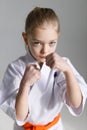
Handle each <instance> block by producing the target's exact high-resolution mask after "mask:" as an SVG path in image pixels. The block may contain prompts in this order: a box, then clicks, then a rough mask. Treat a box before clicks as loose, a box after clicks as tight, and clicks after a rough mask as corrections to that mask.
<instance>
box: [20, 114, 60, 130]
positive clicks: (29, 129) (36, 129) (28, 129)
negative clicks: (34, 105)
mask: <svg viewBox="0 0 87 130" xmlns="http://www.w3.org/2000/svg"><path fill="white" fill-rule="evenodd" d="M59 119H60V114H58V116H57V117H56V118H55V119H54V120H53V121H52V122H50V123H48V124H47V125H34V124H31V123H29V122H27V123H25V124H24V125H23V126H22V127H23V128H24V129H25V130H47V129H49V128H51V127H52V126H53V125H55V124H56V123H57V122H58V121H59Z"/></svg>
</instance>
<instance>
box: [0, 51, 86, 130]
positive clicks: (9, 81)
mask: <svg viewBox="0 0 87 130" xmlns="http://www.w3.org/2000/svg"><path fill="white" fill-rule="evenodd" d="M63 58H64V59H65V60H66V61H67V63H68V64H69V65H70V66H71V68H72V70H73V72H74V74H75V76H76V79H77V81H78V83H79V85H80V89H81V92H82V96H83V101H82V104H81V105H80V107H79V108H73V107H71V106H69V105H68V100H67V98H66V79H65V75H64V73H63V72H61V71H59V70H52V69H51V68H50V67H48V66H47V65H46V64H45V63H44V64H43V66H42V68H41V70H40V71H41V77H40V79H39V80H37V82H36V83H35V84H34V85H33V86H32V87H31V89H30V92H29V115H28V116H27V118H26V119H25V120H24V121H18V120H17V119H16V116H15V100H16V95H17V93H18V91H19V86H20V82H21V79H22V77H23V75H24V72H25V69H26V66H27V65H28V64H36V65H38V64H37V62H36V61H35V59H34V58H33V57H32V56H31V54H30V53H27V54H26V55H25V56H22V57H19V58H18V59H17V60H15V61H13V62H12V63H11V64H9V65H8V67H7V70H6V72H5V74H4V77H3V80H2V83H1V86H0V107H1V109H2V110H3V111H4V112H6V113H7V114H8V115H9V116H10V117H11V118H13V119H14V120H15V121H16V123H17V124H18V125H19V126H22V125H24V124H25V123H26V122H30V123H34V124H40V125H45V124H48V123H49V122H51V121H52V120H53V119H54V118H55V117H56V116H57V115H58V113H60V112H61V109H62V107H63V105H64V104H65V105H66V107H67V108H68V109H69V111H70V113H71V114H72V115H74V116H78V115H80V114H81V113H82V111H83V109H84V105H85V102H86V97H87V84H86V83H85V81H84V79H83V77H82V76H81V75H80V74H79V73H78V72H77V70H76V69H75V68H74V66H73V65H72V64H71V62H70V60H69V59H68V58H66V57H63ZM60 124H61V123H60ZM57 128H58V126H57ZM53 130H54V128H53ZM59 130H62V125H61V128H60V129H59Z"/></svg>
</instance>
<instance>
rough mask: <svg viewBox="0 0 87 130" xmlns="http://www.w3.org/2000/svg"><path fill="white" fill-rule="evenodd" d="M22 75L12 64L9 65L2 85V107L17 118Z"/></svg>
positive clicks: (0, 101)
mask: <svg viewBox="0 0 87 130" xmlns="http://www.w3.org/2000/svg"><path fill="white" fill-rule="evenodd" d="M20 80H21V75H20V74H19V72H18V70H17V69H16V68H15V67H14V66H13V65H12V64H11V65H9V66H8V68H7V70H6V72H5V74H4V77H3V80H2V83H1V85H0V108H1V109H2V110H3V111H4V112H5V113H6V114H7V115H9V116H10V117H11V118H13V119H15V99H16V95H17V92H18V88H19V84H20Z"/></svg>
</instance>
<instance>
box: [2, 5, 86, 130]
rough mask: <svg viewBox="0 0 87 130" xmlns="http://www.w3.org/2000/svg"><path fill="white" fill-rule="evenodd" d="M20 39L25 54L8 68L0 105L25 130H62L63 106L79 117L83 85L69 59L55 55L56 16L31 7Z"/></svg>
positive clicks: (81, 106) (51, 11)
mask: <svg viewBox="0 0 87 130" xmlns="http://www.w3.org/2000/svg"><path fill="white" fill-rule="evenodd" d="M22 36H23V38H24V42H25V46H26V49H27V54H26V55H25V56H22V57H20V58H18V59H17V60H16V61H14V62H12V63H11V64H9V65H8V68H7V70H6V72H5V75H4V78H3V81H2V84H1V87H0V106H1V108H2V109H3V110H4V111H5V112H6V113H7V114H8V115H9V116H11V117H12V118H13V119H14V120H15V121H16V123H17V124H18V125H19V126H21V127H23V128H24V129H25V130H47V129H49V130H63V126H62V122H61V116H60V111H61V109H62V107H63V104H65V105H66V106H67V108H68V109H69V111H70V113H71V114H72V115H74V116H77V115H80V114H81V113H82V111H83V109H84V105H85V101H86V96H87V84H86V83H85V81H84V79H83V78H82V77H81V76H80V74H79V73H78V72H77V71H76V69H75V68H74V67H73V65H72V64H71V62H70V60H69V59H68V58H66V57H61V56H60V55H59V54H58V53H56V52H55V50H56V46H57V42H58V39H59V36H60V23H59V19H58V17H57V15H56V14H55V12H54V11H53V10H52V9H49V8H40V7H36V8H34V9H33V10H32V11H31V12H30V13H29V14H28V16H27V18H26V23H25V32H23V33H22Z"/></svg>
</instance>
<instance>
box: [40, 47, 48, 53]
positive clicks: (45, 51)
mask: <svg viewBox="0 0 87 130" xmlns="http://www.w3.org/2000/svg"><path fill="white" fill-rule="evenodd" d="M47 51H48V47H47V46H46V45H45V46H43V47H42V49H41V53H43V54H46V53H47Z"/></svg>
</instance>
